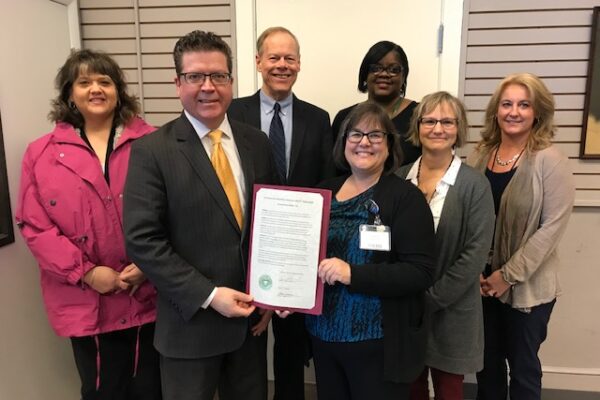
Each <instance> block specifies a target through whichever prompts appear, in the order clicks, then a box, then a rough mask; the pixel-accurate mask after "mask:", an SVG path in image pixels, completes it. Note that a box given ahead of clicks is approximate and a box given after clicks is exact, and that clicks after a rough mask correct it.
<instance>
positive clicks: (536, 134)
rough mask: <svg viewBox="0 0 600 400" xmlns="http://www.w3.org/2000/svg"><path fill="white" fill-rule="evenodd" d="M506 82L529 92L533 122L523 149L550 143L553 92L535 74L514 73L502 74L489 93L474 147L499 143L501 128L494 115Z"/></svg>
mask: <svg viewBox="0 0 600 400" xmlns="http://www.w3.org/2000/svg"><path fill="white" fill-rule="evenodd" d="M509 85H521V86H523V87H524V88H525V89H527V92H528V93H529V100H530V101H531V107H532V108H533V112H534V122H533V127H532V129H531V133H530V134H529V139H528V141H527V150H528V151H537V150H542V149H544V148H546V147H548V146H550V144H551V141H552V138H553V137H554V131H555V129H556V128H555V126H554V96H552V93H550V90H548V88H547V87H546V85H545V84H544V82H542V80H541V79H540V78H538V77H537V76H536V75H533V74H530V73H518V74H511V75H508V76H507V77H506V78H504V79H503V80H502V82H500V84H499V85H498V87H497V88H496V91H495V92H494V94H493V95H492V98H491V99H490V101H489V103H488V105H487V108H486V110H485V121H484V125H483V128H482V130H481V141H480V142H479V144H478V147H484V148H487V149H491V148H493V147H495V146H497V145H498V144H500V141H501V132H500V126H499V125H498V119H497V117H496V116H497V114H498V107H499V105H500V100H501V97H502V93H504V90H505V89H506V88H507V87H508V86H509Z"/></svg>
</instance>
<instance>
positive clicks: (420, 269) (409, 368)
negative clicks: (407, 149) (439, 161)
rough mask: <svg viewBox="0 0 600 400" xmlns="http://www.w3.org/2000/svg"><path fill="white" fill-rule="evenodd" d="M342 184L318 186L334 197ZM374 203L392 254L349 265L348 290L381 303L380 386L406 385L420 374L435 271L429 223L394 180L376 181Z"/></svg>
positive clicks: (413, 192) (419, 200)
mask: <svg viewBox="0 0 600 400" xmlns="http://www.w3.org/2000/svg"><path fill="white" fill-rule="evenodd" d="M346 179H347V176H343V177H336V178H333V179H330V180H327V181H325V182H323V183H321V185H320V186H321V187H323V188H326V189H330V190H332V192H333V193H334V194H335V193H337V192H338V191H339V189H340V187H341V186H342V184H343V183H344V182H345V180H346ZM373 200H374V201H375V202H376V203H377V204H378V205H379V209H380V216H381V221H382V223H383V224H384V225H387V226H389V227H390V229H391V234H392V238H391V239H392V251H389V252H375V255H374V258H373V263H370V264H363V265H360V266H355V265H351V266H350V268H351V274H352V275H351V284H350V285H349V286H348V290H349V291H350V292H355V293H363V294H367V295H372V296H379V297H380V298H381V306H382V313H383V343H384V380H387V381H393V382H405V383H409V382H412V381H414V380H415V379H416V377H417V376H418V375H419V374H420V373H421V372H422V370H423V368H424V357H425V345H426V340H427V330H426V321H425V313H424V304H425V303H424V293H425V290H426V289H427V288H429V287H430V286H431V285H432V283H433V272H434V269H435V232H434V229H433V218H432V216H431V211H430V209H429V206H428V205H427V202H426V201H425V197H424V196H423V194H422V193H421V192H420V191H419V189H417V188H416V187H415V186H414V185H413V184H411V183H410V182H407V181H405V180H404V179H401V178H399V177H397V176H395V175H387V176H382V177H381V178H380V179H379V182H378V183H377V184H376V185H375V191H374V193H373ZM372 220H373V216H371V217H370V223H372V222H373V221H372ZM356 228H357V229H358V227H356Z"/></svg>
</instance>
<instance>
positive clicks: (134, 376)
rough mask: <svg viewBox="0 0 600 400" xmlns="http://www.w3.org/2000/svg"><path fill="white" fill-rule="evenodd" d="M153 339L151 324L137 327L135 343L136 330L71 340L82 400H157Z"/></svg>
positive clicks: (158, 372) (158, 399)
mask: <svg viewBox="0 0 600 400" xmlns="http://www.w3.org/2000/svg"><path fill="white" fill-rule="evenodd" d="M153 338H154V324H153V323H152V324H146V325H143V326H142V327H141V329H140V331H139V342H138V328H137V327H135V328H129V329H124V330H121V331H114V332H108V333H103V334H100V335H97V336H85V337H74V338H71V345H72V347H73V355H74V356H75V364H76V365H77V370H78V371H79V377H80V379H81V398H82V400H160V399H161V398H162V396H161V392H160V371H159V358H158V352H157V351H156V350H155V349H154V346H153V345H152V340H153ZM136 357H137V365H136ZM98 363H99V365H100V370H99V371H98V368H97V365H98Z"/></svg>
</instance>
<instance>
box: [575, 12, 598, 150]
mask: <svg viewBox="0 0 600 400" xmlns="http://www.w3.org/2000/svg"><path fill="white" fill-rule="evenodd" d="M591 36H592V38H591V41H590V56H589V61H588V73H587V84H586V90H585V93H586V95H585V103H584V106H583V123H582V125H583V126H582V129H581V145H580V147H579V156H580V157H581V158H585V159H600V140H598V143H596V144H595V145H596V146H597V148H594V149H589V148H588V147H589V146H588V142H587V141H588V128H589V126H588V121H589V117H590V108H591V109H592V110H596V112H598V113H599V114H600V104H598V103H599V102H600V96H599V93H597V91H598V88H600V40H598V36H600V7H594V14H593V19H592V35H591ZM594 89H596V92H594V91H593V90H594ZM594 94H595V95H596V97H597V98H596V99H595V101H594V104H593V105H592V104H591V103H592V101H593V100H594V99H593V97H594V96H593V95H594ZM592 115H594V113H592ZM596 117H597V119H598V125H597V126H598V127H597V129H598V135H600V115H596Z"/></svg>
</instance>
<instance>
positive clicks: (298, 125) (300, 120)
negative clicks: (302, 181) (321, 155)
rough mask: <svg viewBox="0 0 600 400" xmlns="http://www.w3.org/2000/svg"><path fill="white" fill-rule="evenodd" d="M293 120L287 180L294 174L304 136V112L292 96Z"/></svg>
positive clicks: (296, 99)
mask: <svg viewBox="0 0 600 400" xmlns="http://www.w3.org/2000/svg"><path fill="white" fill-rule="evenodd" d="M292 104H293V111H292V113H293V114H294V115H293V120H292V149H291V152H290V167H289V172H288V179H289V177H291V176H292V174H293V173H294V167H295V166H296V161H298V156H299V155H300V149H301V148H302V143H303V142H304V136H305V135H306V129H307V127H306V119H305V118H306V116H305V115H304V114H305V112H304V111H305V110H304V108H303V107H302V104H301V103H300V101H299V100H298V98H296V96H295V95H294V100H293V103H292Z"/></svg>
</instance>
